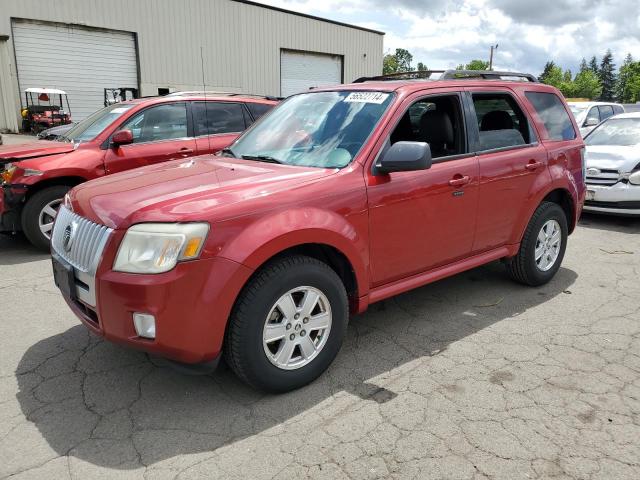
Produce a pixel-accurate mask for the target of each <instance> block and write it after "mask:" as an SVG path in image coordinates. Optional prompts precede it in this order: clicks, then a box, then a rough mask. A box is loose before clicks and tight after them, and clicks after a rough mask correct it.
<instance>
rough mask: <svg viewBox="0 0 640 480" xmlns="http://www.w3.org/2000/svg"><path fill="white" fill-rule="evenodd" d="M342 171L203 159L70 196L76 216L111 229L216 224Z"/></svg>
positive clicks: (139, 172)
mask: <svg viewBox="0 0 640 480" xmlns="http://www.w3.org/2000/svg"><path fill="white" fill-rule="evenodd" d="M336 171H337V170H336V169H323V168H312V167H296V166H290V165H278V164H271V163H263V162H256V161H250V160H240V159H235V158H222V157H215V156H203V157H193V158H191V159H185V160H175V161H170V162H165V163H161V164H158V165H153V166H149V167H142V168H137V169H134V170H129V171H127V172H122V173H118V174H114V175H108V176H106V177H102V178H99V179H96V180H92V181H90V182H86V183H83V184H81V185H79V186H78V187H76V188H74V189H73V190H72V192H71V194H70V197H71V203H72V207H73V209H74V211H75V212H76V213H78V214H79V215H82V216H84V217H86V218H89V219H90V220H92V221H94V222H96V223H100V224H102V225H106V226H108V227H110V228H116V229H124V228H128V227H129V226H130V225H132V224H134V223H140V222H188V221H209V222H214V221H218V220H220V219H222V217H223V215H224V214H223V213H222V212H223V211H224V210H225V209H228V208H229V207H230V206H231V205H234V204H238V203H239V202H243V203H244V204H245V205H247V207H246V208H247V210H246V212H249V211H254V210H255V209H256V208H262V207H268V206H273V205H274V204H273V202H274V201H275V200H274V199H273V196H274V194H276V193H278V192H281V191H285V190H287V191H290V190H293V189H295V188H297V187H299V186H301V185H302V184H304V183H308V182H311V181H314V180H319V179H321V178H326V177H328V176H330V175H332V174H334V173H335V172H336ZM243 208H244V205H243ZM244 211H245V210H243V212H244ZM227 213H228V214H229V215H231V214H230V212H227ZM236 213H237V212H236ZM231 216H232V215H231Z"/></svg>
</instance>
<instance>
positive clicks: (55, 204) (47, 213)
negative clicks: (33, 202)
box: [38, 198, 62, 240]
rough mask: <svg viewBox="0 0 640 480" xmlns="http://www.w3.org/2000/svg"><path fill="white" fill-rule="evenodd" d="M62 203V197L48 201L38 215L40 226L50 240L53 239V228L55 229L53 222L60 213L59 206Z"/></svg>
mask: <svg viewBox="0 0 640 480" xmlns="http://www.w3.org/2000/svg"><path fill="white" fill-rule="evenodd" d="M61 203H62V199H61V198H58V199H56V200H53V201H51V202H49V203H47V204H46V205H45V206H44V208H43V209H42V210H41V211H40V215H39V216H38V226H39V227H40V231H41V232H42V234H43V235H44V236H45V237H46V238H47V239H49V240H51V230H53V222H54V220H55V219H56V216H57V215H58V208H60V204H61Z"/></svg>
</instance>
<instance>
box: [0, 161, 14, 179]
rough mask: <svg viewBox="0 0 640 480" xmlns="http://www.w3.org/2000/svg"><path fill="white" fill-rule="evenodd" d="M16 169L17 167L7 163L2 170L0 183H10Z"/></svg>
mask: <svg viewBox="0 0 640 480" xmlns="http://www.w3.org/2000/svg"><path fill="white" fill-rule="evenodd" d="M17 169H18V167H16V166H15V165H13V164H12V163H7V164H6V165H5V166H4V170H3V171H2V181H3V182H4V183H9V182H10V181H11V178H12V177H13V174H14V173H15V172H16V170H17Z"/></svg>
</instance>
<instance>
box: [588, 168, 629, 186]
mask: <svg viewBox="0 0 640 480" xmlns="http://www.w3.org/2000/svg"><path fill="white" fill-rule="evenodd" d="M621 179H622V175H621V174H620V172H619V171H618V170H611V169H594V168H587V179H586V183H587V185H604V186H611V185H615V184H616V183H618V182H619V181H620V180H621Z"/></svg>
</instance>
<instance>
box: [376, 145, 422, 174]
mask: <svg viewBox="0 0 640 480" xmlns="http://www.w3.org/2000/svg"><path fill="white" fill-rule="evenodd" d="M428 168H431V147H429V144H428V143H425V142H396V143H394V144H393V145H391V147H389V149H388V150H387V151H386V152H385V153H384V155H383V156H382V158H381V159H379V160H378V163H376V171H377V172H381V173H391V172H410V171H413V170H426V169H428Z"/></svg>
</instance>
